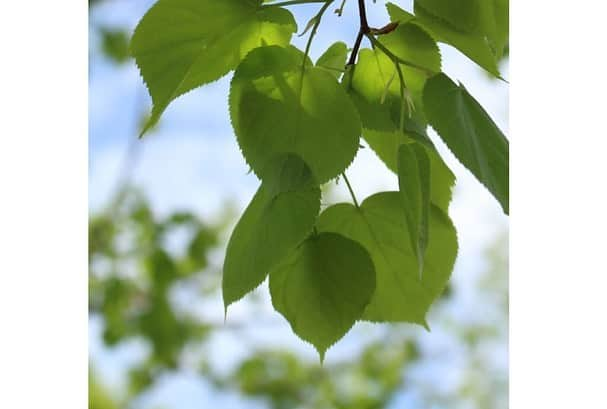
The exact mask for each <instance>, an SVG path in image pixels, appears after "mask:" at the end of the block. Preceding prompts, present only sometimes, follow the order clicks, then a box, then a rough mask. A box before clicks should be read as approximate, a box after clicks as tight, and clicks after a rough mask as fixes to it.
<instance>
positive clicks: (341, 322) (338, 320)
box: [270, 233, 375, 361]
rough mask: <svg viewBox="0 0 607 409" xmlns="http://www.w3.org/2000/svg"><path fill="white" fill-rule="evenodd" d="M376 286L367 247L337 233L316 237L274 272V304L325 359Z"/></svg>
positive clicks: (292, 326) (356, 316)
mask: <svg viewBox="0 0 607 409" xmlns="http://www.w3.org/2000/svg"><path fill="white" fill-rule="evenodd" d="M374 290H375V269H374V267H373V262H372V260H371V258H370V257H369V254H368V253H367V251H366V250H365V249H364V248H363V247H362V246H361V245H360V244H358V243H357V242H355V241H352V240H350V239H348V238H345V237H343V236H341V235H339V234H334V233H321V234H318V235H313V236H311V237H310V238H308V239H307V240H306V241H305V242H304V243H302V244H301V246H299V247H298V248H297V249H296V250H295V252H293V253H292V254H291V256H290V257H289V258H288V259H287V260H285V261H284V262H283V263H281V265H280V266H279V267H277V269H276V270H274V271H273V272H272V273H271V274H270V293H271V295H272V304H273V305H274V308H275V309H276V310H277V311H278V312H280V313H281V314H282V315H283V316H284V317H285V318H286V319H287V320H288V321H289V323H290V324H291V328H292V329H293V332H295V333H296V334H297V335H298V336H299V337H301V338H302V339H304V340H306V341H308V342H310V343H311V344H312V345H314V347H315V348H316V349H317V350H318V352H319V354H320V357H321V358H320V359H321V361H322V360H323V359H324V354H325V351H326V350H327V349H328V348H329V347H330V346H331V345H333V344H334V343H335V342H337V341H338V340H339V339H340V338H341V337H343V336H344V335H345V334H346V333H347V332H348V330H349V329H350V328H351V327H352V326H353V325H354V323H355V322H356V320H358V319H359V318H360V317H361V315H362V314H363V311H364V310H365V307H366V306H367V304H368V303H369V300H370V299H371V296H372V294H373V292H374Z"/></svg>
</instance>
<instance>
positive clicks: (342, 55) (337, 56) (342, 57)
mask: <svg viewBox="0 0 607 409" xmlns="http://www.w3.org/2000/svg"><path fill="white" fill-rule="evenodd" d="M347 58H348V46H347V45H346V43H344V42H342V41H338V42H337V43H334V44H333V45H331V46H330V47H329V48H328V49H327V51H325V52H324V53H323V55H321V56H320V58H319V59H318V61H316V66H317V67H319V68H324V69H325V70H327V71H328V72H329V73H330V74H331V75H333V76H334V77H335V78H340V77H341V75H342V73H343V72H344V68H345V66H346V59H347Z"/></svg>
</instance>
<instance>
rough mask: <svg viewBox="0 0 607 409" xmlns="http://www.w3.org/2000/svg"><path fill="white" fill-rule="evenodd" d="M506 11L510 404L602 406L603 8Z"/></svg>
mask: <svg viewBox="0 0 607 409" xmlns="http://www.w3.org/2000/svg"><path fill="white" fill-rule="evenodd" d="M511 6H512V7H511V10H512V13H511V21H512V24H511V51H512V52H511V78H510V82H511V84H512V86H511V111H510V112H511V128H510V129H511V132H510V133H511V135H513V136H514V137H513V138H512V140H513V141H514V142H513V143H512V144H511V148H512V149H511V150H512V155H511V166H510V169H511V176H512V177H511V196H510V197H511V202H512V205H511V207H510V209H511V236H510V240H511V264H510V266H511V275H510V280H511V293H510V297H511V298H510V300H511V301H510V302H511V304H510V305H511V309H510V319H511V327H510V329H511V340H510V351H511V353H510V356H511V367H510V368H511V372H510V380H511V384H510V385H511V407H512V408H515V409H517V408H520V409H525V408H551V409H553V408H607V393H605V387H606V386H607V381H606V379H607V376H605V371H606V367H607V325H606V323H607V318H606V317H605V316H606V312H607V303H606V301H605V300H606V299H607V263H606V262H605V256H606V254H607V239H606V233H607V223H606V220H607V166H606V164H607V150H606V149H605V148H606V143H605V141H606V139H607V130H606V126H605V119H606V118H607V104H606V102H605V96H606V95H607V79H606V76H605V74H604V70H605V67H606V64H605V63H606V62H607V61H606V58H605V55H606V53H605V51H604V50H605V49H607V45H606V43H607V32H606V26H607V25H606V23H605V18H606V16H607V10H606V7H605V6H604V5H603V2H593V1H577V2H564V1H523V0H513V1H512V2H511Z"/></svg>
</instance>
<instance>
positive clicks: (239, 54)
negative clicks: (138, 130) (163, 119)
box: [131, 0, 297, 132]
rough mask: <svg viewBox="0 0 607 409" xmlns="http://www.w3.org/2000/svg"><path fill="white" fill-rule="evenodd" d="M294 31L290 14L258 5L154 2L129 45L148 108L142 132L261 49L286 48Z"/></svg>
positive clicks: (250, 1) (249, 1)
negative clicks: (184, 97) (184, 96)
mask: <svg viewBox="0 0 607 409" xmlns="http://www.w3.org/2000/svg"><path fill="white" fill-rule="evenodd" d="M296 30H297V26H296V24H295V20H294V19H293V16H292V15H291V13H290V12H289V11H287V10H285V9H282V8H280V7H268V8H262V7H261V0H221V1H217V0H159V1H158V2H157V3H156V4H155V5H154V6H153V7H152V8H151V9H150V10H149V11H148V12H147V13H146V14H145V16H144V17H143V18H142V19H141V21H140V22H139V24H138V26H137V28H136V29H135V33H134V34H133V39H132V43H131V49H132V53H133V55H134V57H135V59H136V62H137V65H138V66H139V69H140V71H141V75H142V76H143V79H144V81H145V82H146V84H147V86H148V89H149V92H150V95H151V96H152V101H153V103H154V107H153V110H152V116H151V118H150V120H149V121H148V123H147V124H146V126H145V129H144V132H145V130H147V129H149V127H151V126H152V125H154V124H155V123H156V122H157V121H158V119H159V118H160V115H161V114H162V112H163V111H164V110H165V109H166V107H167V106H168V105H169V103H170V102H171V101H172V100H173V99H175V98H177V97H178V96H180V95H182V94H184V93H186V92H188V91H190V90H192V89H194V88H197V87H199V86H201V85H204V84H207V83H209V82H212V81H215V80H217V79H219V78H221V77H222V76H224V75H225V74H227V73H228V72H229V71H230V70H232V69H234V68H236V65H237V64H238V63H239V62H240V61H241V59H242V58H243V57H244V56H245V55H246V54H247V53H248V52H249V51H250V50H251V49H253V48H255V47H259V46H261V45H272V44H278V45H287V44H288V43H289V41H290V40H291V36H292V34H293V33H294V32H295V31H296Z"/></svg>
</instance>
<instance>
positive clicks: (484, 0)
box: [415, 0, 509, 58]
mask: <svg viewBox="0 0 607 409" xmlns="http://www.w3.org/2000/svg"><path fill="white" fill-rule="evenodd" d="M415 3H416V13H417V10H418V9H420V8H421V9H423V10H425V11H427V12H428V13H430V14H432V15H433V16H435V17H436V18H438V19H441V20H443V21H444V22H446V24H448V25H450V26H451V27H453V28H455V29H456V30H458V31H460V32H464V33H472V34H476V35H479V36H482V37H486V38H487V40H488V41H489V43H490V44H491V45H492V47H493V50H494V53H495V54H496V56H497V57H498V58H499V57H500V56H501V54H502V52H503V49H504V46H505V45H506V44H507V42H508V14H509V1H508V0H460V1H453V0H415Z"/></svg>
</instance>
